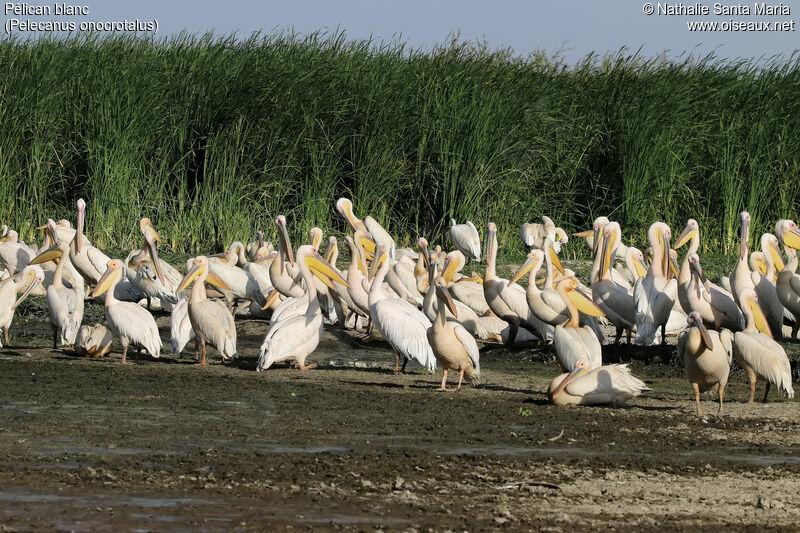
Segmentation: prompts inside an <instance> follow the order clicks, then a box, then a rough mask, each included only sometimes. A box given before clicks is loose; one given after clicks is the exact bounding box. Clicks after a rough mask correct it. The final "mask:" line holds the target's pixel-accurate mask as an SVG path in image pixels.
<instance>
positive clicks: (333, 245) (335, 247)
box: [325, 235, 339, 263]
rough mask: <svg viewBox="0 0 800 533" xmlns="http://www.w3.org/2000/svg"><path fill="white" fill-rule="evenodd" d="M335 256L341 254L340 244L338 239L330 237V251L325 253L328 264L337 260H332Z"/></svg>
mask: <svg viewBox="0 0 800 533" xmlns="http://www.w3.org/2000/svg"><path fill="white" fill-rule="evenodd" d="M334 254H336V255H338V254H339V243H338V241H337V240H336V237H334V236H333V235H331V236H330V237H328V249H327V250H326V251H325V261H327V262H328V263H333V262H334V261H335V259H331V258H332V257H334Z"/></svg>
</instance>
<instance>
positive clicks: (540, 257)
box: [508, 250, 544, 285]
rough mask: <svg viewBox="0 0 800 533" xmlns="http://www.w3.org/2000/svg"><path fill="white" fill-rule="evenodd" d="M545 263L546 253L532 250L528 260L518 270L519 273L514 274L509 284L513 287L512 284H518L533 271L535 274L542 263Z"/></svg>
mask: <svg viewBox="0 0 800 533" xmlns="http://www.w3.org/2000/svg"><path fill="white" fill-rule="evenodd" d="M543 262H544V252H543V251H541V250H531V251H530V253H528V258H527V259H526V260H525V262H524V263H522V266H521V267H520V268H519V270H517V273H516V274H514V277H513V278H511V279H510V280H509V281H508V284H509V285H511V284H512V283H516V282H518V281H519V280H520V279H522V277H523V276H524V275H525V274H527V273H528V272H530V271H531V270H533V271H534V272H535V271H537V270H539V268H541V266H542V263H543Z"/></svg>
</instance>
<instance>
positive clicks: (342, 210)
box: [336, 198, 397, 259]
mask: <svg viewBox="0 0 800 533" xmlns="http://www.w3.org/2000/svg"><path fill="white" fill-rule="evenodd" d="M336 209H337V210H338V211H339V214H340V215H342V216H343V217H344V218H345V220H347V223H348V224H350V227H351V228H353V231H358V230H363V231H366V232H367V233H369V235H370V237H372V240H373V241H374V242H375V245H376V246H377V245H380V244H383V245H384V246H385V247H386V253H387V255H388V256H389V259H397V257H396V251H395V243H394V239H393V238H392V236H391V235H389V232H387V231H386V230H385V229H384V228H383V226H381V225H380V224H379V223H378V221H377V220H375V219H374V218H372V217H371V216H369V215H367V216H366V217H364V220H363V221H362V220H360V219H359V218H358V217H356V215H355V214H354V213H353V202H351V201H350V200H348V199H347V198H339V200H337V202H336ZM368 251H369V250H368ZM373 251H374V250H373Z"/></svg>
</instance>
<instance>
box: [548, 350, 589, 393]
mask: <svg viewBox="0 0 800 533" xmlns="http://www.w3.org/2000/svg"><path fill="white" fill-rule="evenodd" d="M588 371H589V361H588V360H587V359H586V358H581V359H579V360H578V362H577V363H575V367H574V368H573V369H572V371H571V372H570V373H569V374H566V375H565V376H564V379H562V380H561V382H559V381H558V379H556V380H554V381H553V383H551V384H550V390H548V391H547V393H548V396H550V400H553V399H555V398H556V397H557V396H558V395H559V394H561V393H562V392H564V389H566V388H567V385H569V384H570V383H572V382H573V381H575V380H576V379H577V378H579V377H580V376H582V375H583V374H585V373H586V372H588Z"/></svg>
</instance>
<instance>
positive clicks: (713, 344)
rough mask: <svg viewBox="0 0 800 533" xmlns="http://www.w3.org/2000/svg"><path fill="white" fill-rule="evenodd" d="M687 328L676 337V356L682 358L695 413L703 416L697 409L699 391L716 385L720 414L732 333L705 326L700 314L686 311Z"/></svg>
mask: <svg viewBox="0 0 800 533" xmlns="http://www.w3.org/2000/svg"><path fill="white" fill-rule="evenodd" d="M687 321H688V323H689V326H690V328H689V330H688V331H685V332H683V333H681V335H680V337H678V356H679V357H680V358H681V359H682V360H683V367H684V369H685V370H686V377H687V378H689V383H691V384H692V390H693V391H694V399H695V405H696V407H697V414H698V415H699V416H702V415H703V410H702V409H700V393H701V392H705V391H707V390H710V389H712V388H713V387H715V386H716V387H717V389H718V391H717V393H718V394H719V409H718V410H717V415H719V414H721V413H722V398H723V397H724V396H725V387H726V386H727V385H728V374H729V373H730V370H731V360H732V357H733V334H732V333H731V332H730V331H729V330H727V329H723V330H722V331H714V330H710V331H709V330H708V329H706V326H705V324H704V323H703V317H702V316H700V313H697V312H692V313H689V317H688V318H687Z"/></svg>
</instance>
